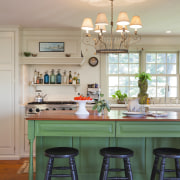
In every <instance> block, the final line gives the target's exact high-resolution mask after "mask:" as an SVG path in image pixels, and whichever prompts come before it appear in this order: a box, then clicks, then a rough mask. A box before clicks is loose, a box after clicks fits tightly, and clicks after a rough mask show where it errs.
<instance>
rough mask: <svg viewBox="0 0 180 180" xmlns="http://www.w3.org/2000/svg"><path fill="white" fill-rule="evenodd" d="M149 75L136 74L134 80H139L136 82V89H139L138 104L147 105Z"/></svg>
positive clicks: (143, 73)
mask: <svg viewBox="0 0 180 180" xmlns="http://www.w3.org/2000/svg"><path fill="white" fill-rule="evenodd" d="M151 77H152V76H151V75H150V74H148V73H145V72H141V73H139V74H136V76H135V78H139V80H138V87H139V90H140V92H139V94H138V97H139V103H140V104H147V98H148V94H147V89H148V80H150V81H151Z"/></svg>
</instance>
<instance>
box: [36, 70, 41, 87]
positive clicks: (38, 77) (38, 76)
mask: <svg viewBox="0 0 180 180" xmlns="http://www.w3.org/2000/svg"><path fill="white" fill-rule="evenodd" d="M39 79H40V75H39V72H38V75H37V79H36V84H39Z"/></svg>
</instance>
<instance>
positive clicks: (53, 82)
mask: <svg viewBox="0 0 180 180" xmlns="http://www.w3.org/2000/svg"><path fill="white" fill-rule="evenodd" d="M55 82H56V75H55V74H54V69H52V71H51V75H50V84H55Z"/></svg>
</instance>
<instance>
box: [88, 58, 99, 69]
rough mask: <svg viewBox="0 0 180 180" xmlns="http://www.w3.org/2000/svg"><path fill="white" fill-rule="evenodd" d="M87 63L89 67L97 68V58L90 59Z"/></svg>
mask: <svg viewBox="0 0 180 180" xmlns="http://www.w3.org/2000/svg"><path fill="white" fill-rule="evenodd" d="M88 63H89V65H90V66H93V67H94V66H97V64H98V59H97V57H91V58H89V61H88Z"/></svg>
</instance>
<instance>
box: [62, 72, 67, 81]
mask: <svg viewBox="0 0 180 180" xmlns="http://www.w3.org/2000/svg"><path fill="white" fill-rule="evenodd" d="M63 84H67V76H66V71H64V75H63Z"/></svg>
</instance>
